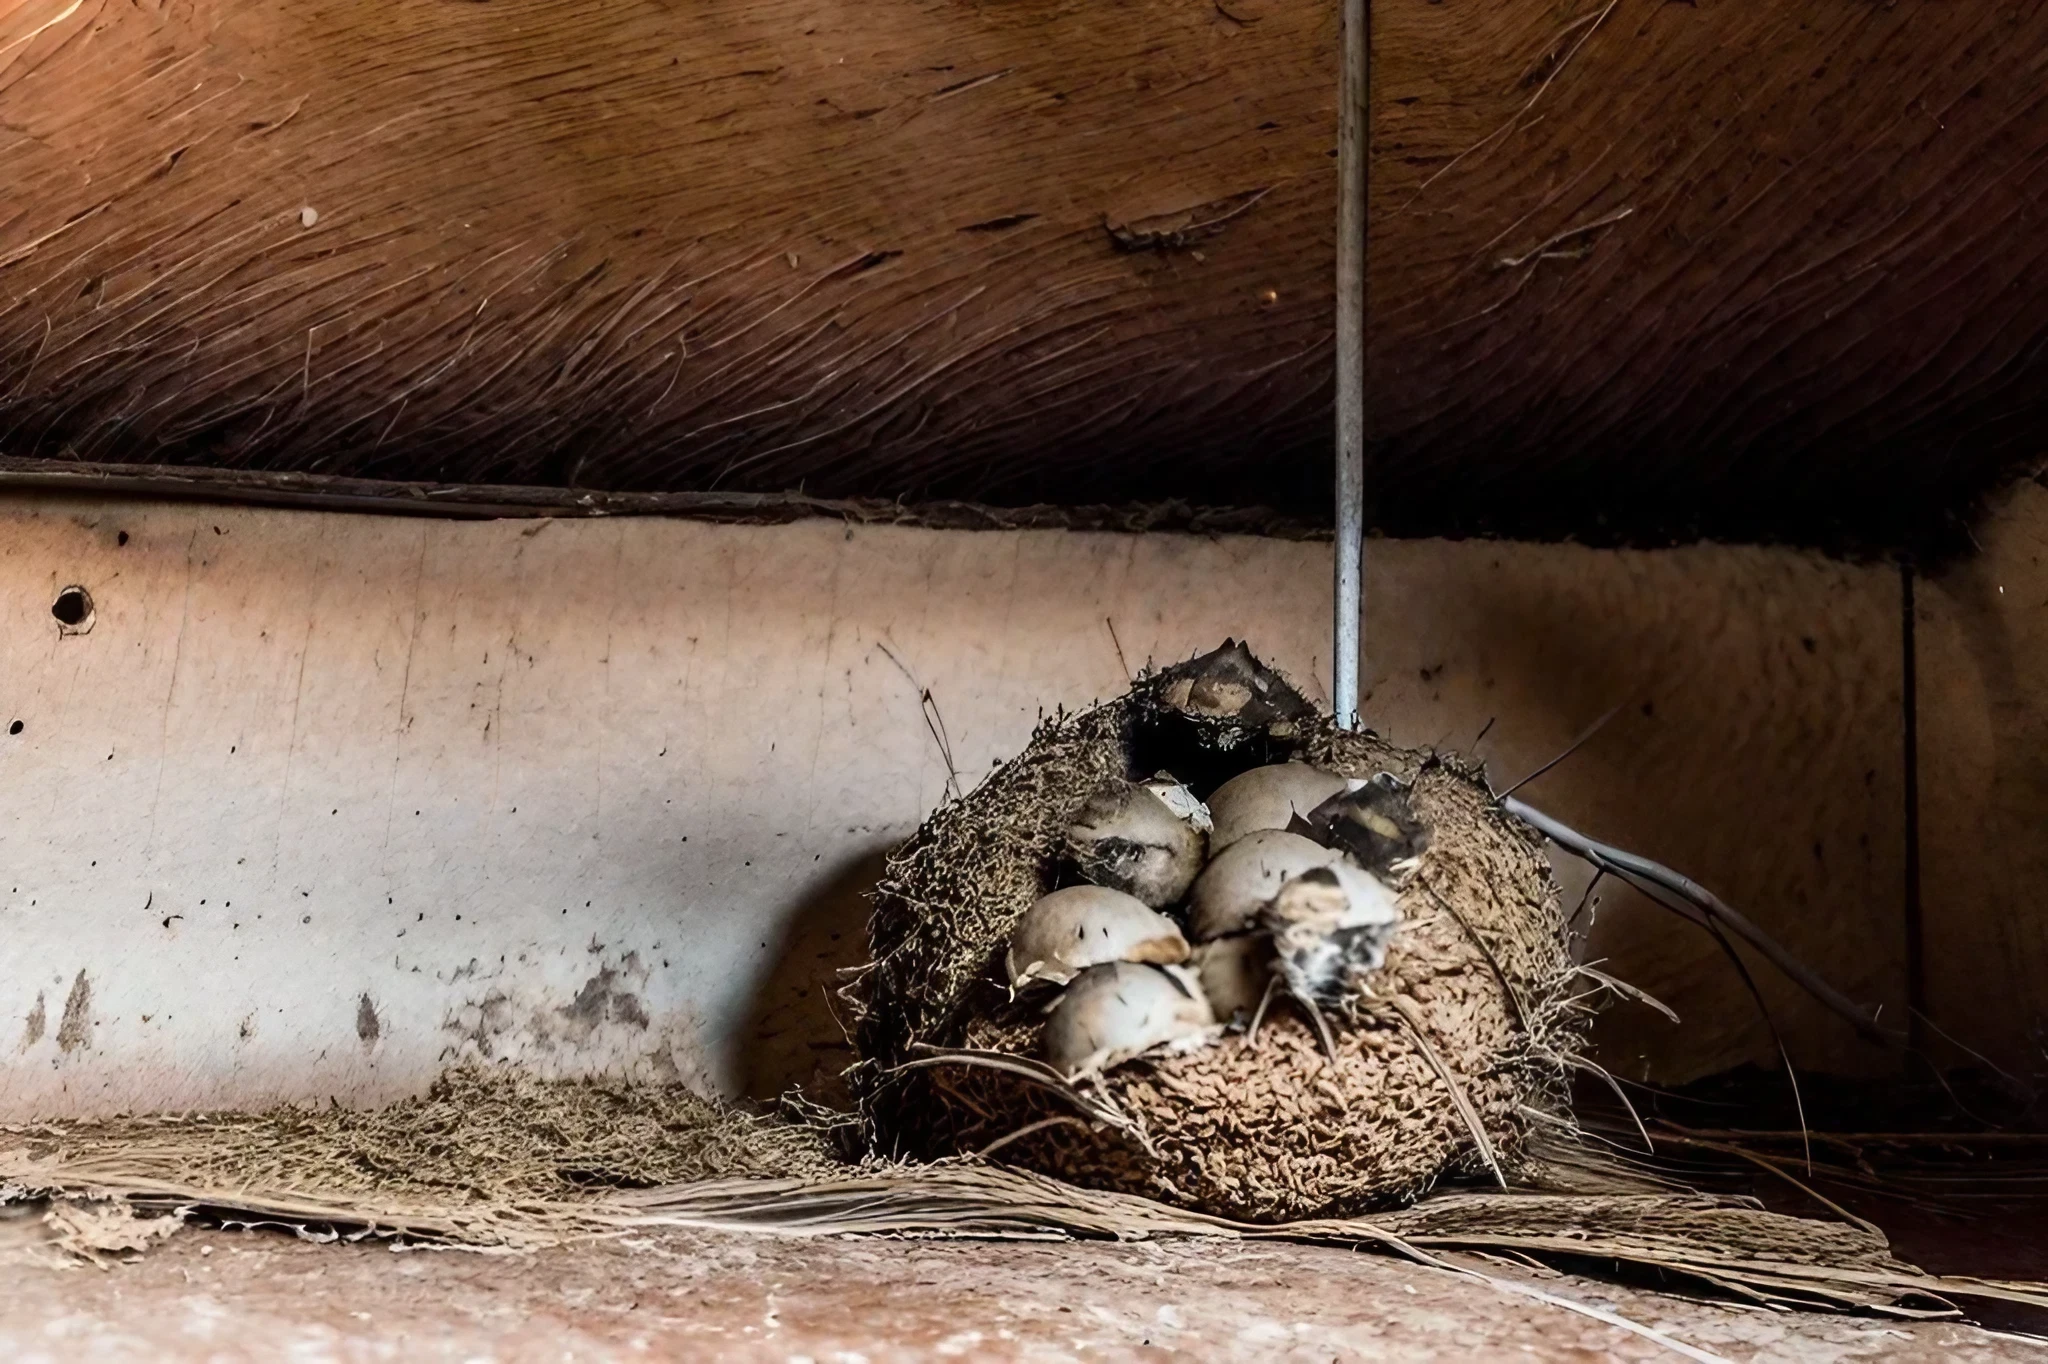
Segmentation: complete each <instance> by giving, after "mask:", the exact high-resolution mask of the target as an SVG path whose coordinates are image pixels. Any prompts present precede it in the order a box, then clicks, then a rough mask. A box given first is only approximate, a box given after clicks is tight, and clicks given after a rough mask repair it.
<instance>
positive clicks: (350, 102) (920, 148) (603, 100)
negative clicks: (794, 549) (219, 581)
mask: <svg viewBox="0 0 2048 1364" xmlns="http://www.w3.org/2000/svg"><path fill="white" fill-rule="evenodd" d="M1336 22H1337V7H1336V6H1333V5H1330V4H1327V3H1309V2H1308V0H1227V3H1213V2H1212V0H1119V2H1118V3H1113V4H1112V3H1092V2H1091V3H1075V0H1003V3H964V2H963V0H691V3H687V4H672V3H667V0H653V2H651V3H609V4H599V3H595V2H594V0H496V2H495V3H492V4H490V5H468V4H411V5H397V6H392V5H363V4H359V3H351V2H350V0H177V3H164V4H155V3H135V4H121V3H114V0H0V156H4V158H5V162H4V164H5V166H6V174H7V180H6V185H7V189H8V191H9V192H8V194H7V196H6V198H5V200H4V201H0V433H4V434H5V435H6V437H7V439H8V442H9V453H10V454H13V455H20V456H27V455H50V456H60V455H63V454H64V453H65V452H66V451H72V452H76V453H79V454H81V455H83V456H85V457H88V458H110V459H140V460H155V459H162V458H177V459H185V460H196V461H199V462H212V463H226V464H232V465H243V464H251V463H269V464H275V465H282V466H289V467H294V468H304V469H315V470H321V471H326V472H358V473H368V474H372V475H383V476H404V475H407V474H409V475H411V476H416V477H422V478H457V479H467V480H469V481H476V482H515V483H522V482H525V483H531V482H548V483H557V484H575V483H577V482H578V481H579V480H581V481H582V484H583V485H584V486H592V487H620V486H641V487H646V486H655V485H662V486H669V487H694V488H702V487H706V486H716V487H720V488H742V487H743V488H757V489H770V490H778V489H783V488H787V487H791V486H794V485H796V484H798V483H800V482H801V483H804V484H806V486H808V487H809V489H810V490H811V491H813V492H835V493H844V492H872V493H879V494H882V495H886V496H892V497H893V496H898V495H904V494H908V495H913V496H920V495H932V494H938V495H970V496H975V497H978V498H981V499H982V500H992V501H1017V500H1028V499H1031V498H1040V497H1044V498H1051V499H1054V500H1064V501H1084V500H1092V499H1096V498H1104V497H1108V498H1121V497H1130V496H1151V497H1191V498H1196V499H1206V500H1235V501H1239V502H1246V503H1261V502H1269V501H1273V500H1276V499H1277V500H1300V501H1307V502H1312V503H1320V502H1321V500H1322V499H1323V498H1324V496H1325V493H1326V489H1327V487H1328V481H1327V479H1326V478H1324V477H1323V476H1322V471H1323V469H1324V467H1325V465H1324V461H1325V460H1326V458H1327V451H1328V448H1329V423H1328V420H1327V408H1328V401H1329V391H1330V364H1329V345H1330V299H1331V269H1332V266H1331V251H1332V243H1333V239H1334V212H1333V207H1332V206H1333V202H1334V198H1333V196H1334V179H1335V177H1334V175H1333V173H1332V170H1331V166H1332V162H1331V160H1330V151H1331V145H1332V142H1333V140H1334V124H1335V90H1336V79H1335V69H1336V59H1335V50H1336V45H1335V39H1336ZM1374 22H1375V33H1374V45H1373V51H1374V61H1375V79H1374V82H1373V89H1372V94H1373V100H1374V109H1373V136H1374V144H1375V145H1374V147H1373V175H1372V189H1373V196H1374V197H1373V203H1372V212H1371V222H1372V234H1373V241H1372V245H1371V254H1370V262H1371V272H1372V277H1371V282H1370V290H1371V296H1372V299H1373V326H1372V328H1371V329H1370V331H1371V346H1372V353H1371V356H1370V364H1369V369H1370V374H1369V377H1370V380H1371V387H1372V394H1373V400H1372V404H1371V410H1372V413H1373V422H1374V432H1373V434H1374V435H1375V436H1376V437H1377V438H1378V443H1379V458H1380V461H1381V464H1382V467H1383V468H1385V469H1387V470H1389V471H1391V473H1392V475H1393V476H1391V477H1389V478H1388V479H1386V480H1385V482H1384V485H1383V487H1384V499H1383V502H1382V511H1383V513H1384V515H1385V516H1386V517H1388V518H1389V521H1388V524H1389V525H1392V526H1396V527H1407V528H1413V527H1417V526H1425V527H1427V526H1434V527H1437V528H1442V527H1443V526H1445V525H1447V524H1452V523H1457V522H1460V521H1471V520H1474V519H1482V520H1490V521H1492V522H1494V523H1497V524H1505V525H1508V526H1510V527H1512V526H1516V525H1520V526H1523V527H1527V526H1530V525H1532V524H1533V525H1536V526H1539V527H1544V528H1548V529H1550V530H1553V531H1555V530H1558V529H1561V528H1566V527H1581V528H1583V527H1586V526H1589V525H1591V524H1593V522H1592V514H1593V513H1594V512H1595V511H1602V512H1606V513H1609V514H1610V515H1611V517H1612V520H1613V524H1615V525H1616V526H1627V527H1633V528H1635V529H1638V530H1644V529H1654V528H1656V527H1658V526H1662V525H1669V524H1680V525H1684V524H1691V523H1697V524H1701V525H1705V526H1708V527H1710V528H1714V529H1717V530H1720V531H1722V532H1724V533H1734V534H1763V535H1776V536H1788V537H1793V538H1798V539H1803V540H1807V541H1812V540H1816V539H1824V538H1828V537H1832V536H1835V535H1837V534H1840V533H1842V531H1843V529H1844V528H1843V527H1841V526H1839V525H1838V524H1837V523H1838V522H1840V521H1847V522H1849V523H1850V526H1849V527H1848V529H1849V530H1852V531H1857V532H1860V533H1862V534H1864V535H1865V536H1874V537H1883V536H1885V535H1888V534H1898V533H1901V530H1902V527H1907V526H1912V525H1916V524H1923V523H1925V522H1926V521H1928V520H1930V519H1932V518H1933V516H1934V514H1935V513H1936V512H1938V511H1939V510H1940V509H1941V508H1942V507H1944V506H1947V505H1952V504H1953V503H1954V502H1955V500H1957V499H1958V498H1959V497H1961V496H1963V495H1965V494H1967V493H1968V492H1969V491H1970V490H1971V489H1972V488H1973V487H1975V486H1978V485H1980V484H1981V481H1982V480H1983V479H1984V478H1985V477H1986V476H1987V474H1988V472H1989V471H1990V470H1992V469H1994V468H1996V467H1998V466H1999V465H2001V464H2002V463H2004V462H2005V461H2006V460H2008V459H2009V458H2011V457H2012V456H2014V455H2020V456H2031V455H2032V454H2033V453H2035V444H2036V443H2035V440H2034V437H2035V433H2037V432H2038V431H2039V430H2040V429H2041V424H2042V422H2043V420H2044V416H2048V409H2044V403H2048V398H2044V396H2043V395H2044V394H2048V385H2044V384H2043V382H2042V379H2043V356H2044V355H2048V350H2044V342H2048V270H2044V269H2043V268H2042V257H2043V253H2044V252H2048V233H2044V232H2042V231H2041V229H2040V214H2041V208H2040V205H2041V203H2042V202H2043V196H2044V194H2048V118H2044V117H2043V113H2042V110H2043V101H2044V100H2048V83H2044V82H2043V81H2042V79H2041V72H2042V70H2043V66H2044V63H2048V8H2044V7H2043V6H2041V5H2039V4H2037V3H2031V0H1991V2H1989V3H1980V4H1973V5H1957V4H1948V3H1941V2H1940V0H1902V2H1901V3H1896V4H1891V3H1887V4H1861V3H1837V2H1835V0H1783V2H1782V3H1777V4H1772V5H1737V4H1718V5H1717V4H1670V3H1666V2H1665V0H1541V2H1540V3H1532V0H1458V2H1457V3H1450V4H1428V3H1424V2H1423V0H1409V2H1407V3H1394V4H1383V5H1380V6H1378V7H1376V11H1375V15H1374ZM1112 228H1114V229H1117V233H1112V231H1111V230H1110V229H1112ZM1119 234H1120V235H1119ZM1131 248H1135V249H1131ZM1937 451H1938V452H1939V453H1935V452H1937Z"/></svg>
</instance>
